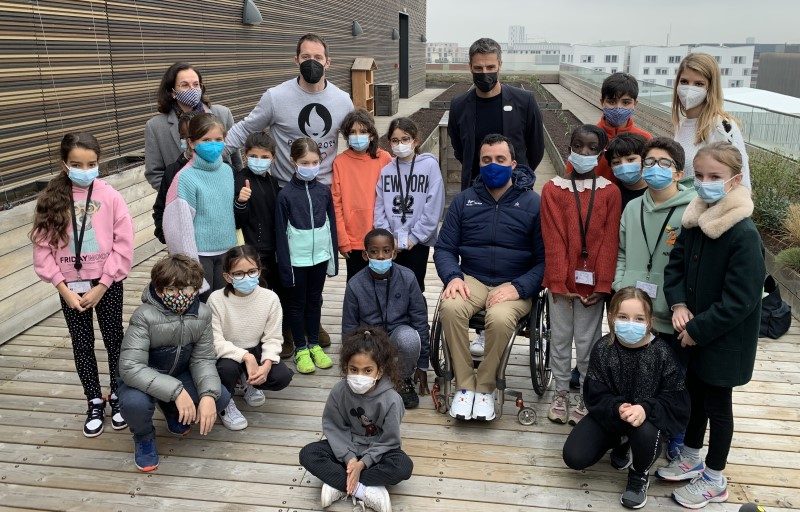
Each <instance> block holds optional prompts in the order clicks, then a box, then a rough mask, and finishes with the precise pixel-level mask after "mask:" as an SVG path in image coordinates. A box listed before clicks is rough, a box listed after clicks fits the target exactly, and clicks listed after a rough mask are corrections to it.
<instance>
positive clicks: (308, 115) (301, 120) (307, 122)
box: [297, 103, 333, 139]
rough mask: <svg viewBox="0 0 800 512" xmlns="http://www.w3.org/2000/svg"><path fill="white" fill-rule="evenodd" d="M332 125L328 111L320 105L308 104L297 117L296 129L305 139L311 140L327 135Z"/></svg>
mask: <svg viewBox="0 0 800 512" xmlns="http://www.w3.org/2000/svg"><path fill="white" fill-rule="evenodd" d="M332 124H333V119H332V118H331V113H330V111H329V110H328V109H327V108H325V105H323V104H321V103H309V104H308V105H306V106H305V107H303V110H301V111H300V114H299V115H298V116H297V127H298V128H300V131H301V132H303V134H304V135H305V136H306V137H311V138H312V139H319V138H322V137H324V136H326V135H328V132H330V131H331V125H332Z"/></svg>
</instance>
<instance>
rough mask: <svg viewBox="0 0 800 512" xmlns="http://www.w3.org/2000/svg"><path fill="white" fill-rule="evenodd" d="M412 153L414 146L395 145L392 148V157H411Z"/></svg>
mask: <svg viewBox="0 0 800 512" xmlns="http://www.w3.org/2000/svg"><path fill="white" fill-rule="evenodd" d="M413 152H414V146H413V145H412V144H397V145H396V146H392V153H394V156H397V157H400V158H405V157H407V156H411V154H412V153H413Z"/></svg>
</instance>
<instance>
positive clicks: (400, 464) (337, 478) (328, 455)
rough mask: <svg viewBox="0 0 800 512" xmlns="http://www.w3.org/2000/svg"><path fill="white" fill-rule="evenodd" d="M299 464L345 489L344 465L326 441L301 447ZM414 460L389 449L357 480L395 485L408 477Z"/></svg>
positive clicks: (337, 487) (334, 485)
mask: <svg viewBox="0 0 800 512" xmlns="http://www.w3.org/2000/svg"><path fill="white" fill-rule="evenodd" d="M300 464H302V465H303V467H305V468H306V469H307V470H308V471H309V473H311V474H312V475H314V476H315V477H317V478H319V479H320V480H322V481H323V482H324V483H326V484H328V485H330V486H331V487H333V488H334V489H338V490H340V491H342V492H346V491H347V467H346V466H345V465H344V464H343V463H341V462H339V460H338V459H337V458H336V456H335V455H334V454H333V449H332V448H331V445H330V443H328V441H327V440H325V441H317V442H315V443H311V444H307V445H306V446H304V447H303V449H302V450H300ZM413 470H414V463H413V462H412V461H411V459H410V458H409V456H408V455H406V454H405V452H404V451H403V450H400V449H399V448H398V449H395V450H389V451H388V452H386V453H385V454H383V457H382V458H381V460H380V461H379V462H378V463H377V464H373V465H372V466H370V467H368V468H366V469H364V471H362V472H361V478H360V479H359V482H361V483H362V484H364V485H365V486H367V487H372V486H387V485H397V484H399V483H400V482H402V481H403V480H408V479H409V478H411V472H412V471H413Z"/></svg>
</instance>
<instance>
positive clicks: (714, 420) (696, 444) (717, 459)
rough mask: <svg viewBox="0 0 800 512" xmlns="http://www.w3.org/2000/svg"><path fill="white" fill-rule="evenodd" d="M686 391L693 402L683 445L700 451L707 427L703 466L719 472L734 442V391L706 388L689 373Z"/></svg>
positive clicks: (712, 387)
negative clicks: (706, 443) (704, 464)
mask: <svg viewBox="0 0 800 512" xmlns="http://www.w3.org/2000/svg"><path fill="white" fill-rule="evenodd" d="M686 388H687V389H688V391H689V398H691V400H692V412H691V415H690V416H689V424H688V425H687V426H686V437H685V439H684V441H683V442H684V444H685V445H686V446H688V447H689V448H696V449H698V450H699V449H700V448H702V447H703V438H704V437H705V435H706V426H708V427H709V429H710V430H709V433H708V454H707V455H706V466H707V467H709V468H711V469H713V470H715V471H722V470H723V469H725V464H726V463H727V462H728V453H729V452H730V451H731V441H732V440H733V388H723V387H719V386H712V385H711V384H706V383H705V382H703V381H702V380H700V378H699V377H698V376H697V375H696V374H695V373H694V372H693V371H692V370H689V371H688V372H687V375H686Z"/></svg>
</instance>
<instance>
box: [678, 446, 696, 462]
mask: <svg viewBox="0 0 800 512" xmlns="http://www.w3.org/2000/svg"><path fill="white" fill-rule="evenodd" d="M681 457H682V458H684V459H686V460H689V461H699V460H700V448H689V447H688V446H686V445H683V446H682V447H681Z"/></svg>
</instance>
